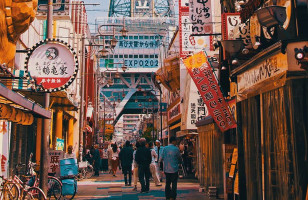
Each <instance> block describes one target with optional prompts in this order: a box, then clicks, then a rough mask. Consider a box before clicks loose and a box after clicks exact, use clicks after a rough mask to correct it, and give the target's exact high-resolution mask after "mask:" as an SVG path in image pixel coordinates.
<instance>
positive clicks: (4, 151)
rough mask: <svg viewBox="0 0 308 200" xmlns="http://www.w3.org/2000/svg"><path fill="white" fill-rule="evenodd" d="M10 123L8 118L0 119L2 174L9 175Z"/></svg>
mask: <svg viewBox="0 0 308 200" xmlns="http://www.w3.org/2000/svg"><path fill="white" fill-rule="evenodd" d="M9 133H10V131H9V123H8V121H6V120H0V144H1V145H0V175H1V176H4V177H5V178H6V177H8V163H9V160H8V159H9V143H10V142H9V141H10V140H9V138H10V134H9Z"/></svg>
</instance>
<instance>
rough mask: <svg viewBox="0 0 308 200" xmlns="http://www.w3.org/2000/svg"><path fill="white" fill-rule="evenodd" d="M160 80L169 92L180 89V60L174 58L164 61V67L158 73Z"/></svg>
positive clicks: (176, 57)
mask: <svg viewBox="0 0 308 200" xmlns="http://www.w3.org/2000/svg"><path fill="white" fill-rule="evenodd" d="M156 74H157V80H159V81H160V82H161V83H162V84H163V85H164V87H165V88H167V89H168V90H169V91H172V92H176V91H177V90H179V89H180V58H179V57H178V56H172V57H168V58H166V59H164V66H163V68H160V69H158V70H157V71H156Z"/></svg>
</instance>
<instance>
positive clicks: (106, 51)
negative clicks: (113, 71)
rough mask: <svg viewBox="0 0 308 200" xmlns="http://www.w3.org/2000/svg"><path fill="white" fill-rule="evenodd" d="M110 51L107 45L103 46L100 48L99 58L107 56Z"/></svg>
mask: <svg viewBox="0 0 308 200" xmlns="http://www.w3.org/2000/svg"><path fill="white" fill-rule="evenodd" d="M108 53H109V51H108V50H107V49H106V48H105V47H103V48H102V49H100V50H99V51H98V57H99V58H107V56H108Z"/></svg>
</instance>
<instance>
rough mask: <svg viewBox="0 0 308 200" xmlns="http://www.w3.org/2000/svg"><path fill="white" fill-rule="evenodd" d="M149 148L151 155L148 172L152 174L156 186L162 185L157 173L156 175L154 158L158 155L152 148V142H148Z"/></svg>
mask: <svg viewBox="0 0 308 200" xmlns="http://www.w3.org/2000/svg"><path fill="white" fill-rule="evenodd" d="M149 149H150V151H151V156H152V162H151V164H150V172H151V174H152V178H153V180H154V183H155V185H156V186H162V184H161V183H160V181H159V178H158V175H157V168H156V160H157V157H158V155H157V153H156V151H155V149H154V145H153V142H150V143H149Z"/></svg>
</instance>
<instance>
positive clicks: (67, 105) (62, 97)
mask: <svg viewBox="0 0 308 200" xmlns="http://www.w3.org/2000/svg"><path fill="white" fill-rule="evenodd" d="M19 92H20V93H22V94H24V95H25V96H26V97H27V98H29V99H33V101H35V102H37V103H39V104H41V105H44V93H42V92H33V91H29V90H22V91H19ZM50 104H51V105H52V108H54V109H61V110H64V111H77V110H78V107H77V105H75V104H74V103H73V101H72V100H71V98H70V97H69V95H68V93H67V92H66V91H58V92H52V93H50Z"/></svg>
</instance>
